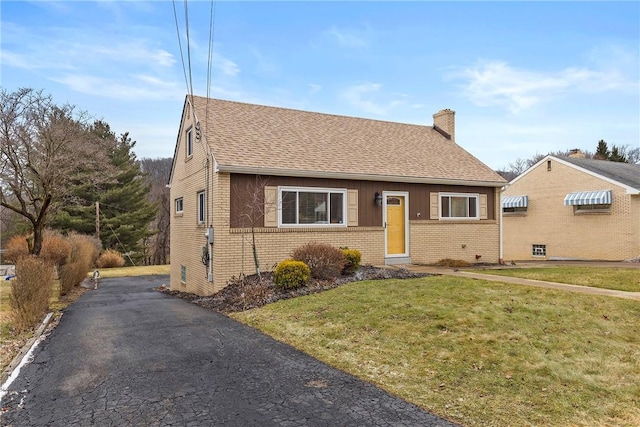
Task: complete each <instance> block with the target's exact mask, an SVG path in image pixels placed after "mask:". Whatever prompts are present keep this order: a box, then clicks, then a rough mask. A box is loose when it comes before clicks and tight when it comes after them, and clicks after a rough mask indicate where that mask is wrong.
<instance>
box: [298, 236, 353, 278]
mask: <svg viewBox="0 0 640 427" xmlns="http://www.w3.org/2000/svg"><path fill="white" fill-rule="evenodd" d="M292 258H293V259H295V260H297V261H302V262H304V263H305V264H307V265H308V266H309V269H311V277H314V278H316V279H333V278H336V277H338V276H340V275H341V274H342V268H343V267H344V264H345V259H344V256H343V255H342V252H341V251H340V249H338V248H334V247H333V246H331V245H329V244H326V243H317V242H309V243H307V244H306V245H303V246H301V247H299V248H297V249H296V250H295V251H293V254H292Z"/></svg>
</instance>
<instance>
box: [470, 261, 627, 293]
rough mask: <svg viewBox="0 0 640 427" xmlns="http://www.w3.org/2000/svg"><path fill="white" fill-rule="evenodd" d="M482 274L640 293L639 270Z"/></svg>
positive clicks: (562, 268) (532, 270)
mask: <svg viewBox="0 0 640 427" xmlns="http://www.w3.org/2000/svg"><path fill="white" fill-rule="evenodd" d="M481 272H482V273H486V274H494V275H497V276H508V277H522V278H525V279H535V280H544V281H547V282H558V283H568V284H571V285H582V286H591V287H594V288H605V289H615V290H618V291H627V292H640V269H639V268H617V267H616V268H607V267H580V266H577V267H576V266H560V267H539V268H507V269H485V270H481Z"/></svg>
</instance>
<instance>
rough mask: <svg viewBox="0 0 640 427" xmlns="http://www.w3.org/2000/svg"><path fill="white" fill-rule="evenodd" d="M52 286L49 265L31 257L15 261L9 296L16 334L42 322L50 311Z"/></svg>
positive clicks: (51, 267) (51, 269)
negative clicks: (14, 275)
mask: <svg viewBox="0 0 640 427" xmlns="http://www.w3.org/2000/svg"><path fill="white" fill-rule="evenodd" d="M52 287H53V266H52V265H51V264H50V263H48V262H46V261H44V260H42V259H39V258H35V257H30V256H28V257H22V258H20V259H19V260H18V262H17V263H16V278H15V280H12V281H11V294H10V296H9V306H10V307H11V322H12V324H13V328H14V329H15V331H16V332H18V333H19V332H22V331H25V330H27V329H29V328H32V327H34V326H36V325H37V324H38V323H39V322H40V321H41V320H42V318H43V317H44V315H45V314H46V313H47V310H48V309H49V299H50V297H51V288H52Z"/></svg>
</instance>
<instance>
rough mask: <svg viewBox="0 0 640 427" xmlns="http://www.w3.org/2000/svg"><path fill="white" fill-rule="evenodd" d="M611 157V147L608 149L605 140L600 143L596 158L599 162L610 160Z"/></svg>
mask: <svg viewBox="0 0 640 427" xmlns="http://www.w3.org/2000/svg"><path fill="white" fill-rule="evenodd" d="M610 155H611V153H610V152H609V147H607V143H606V142H605V141H604V139H601V140H600V141H598V147H597V148H596V154H595V158H596V159H598V160H608V159H609V156H610Z"/></svg>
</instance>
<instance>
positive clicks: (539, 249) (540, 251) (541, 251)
mask: <svg viewBox="0 0 640 427" xmlns="http://www.w3.org/2000/svg"><path fill="white" fill-rule="evenodd" d="M531 249H532V255H533V256H536V257H542V256H547V245H533V246H532V248H531Z"/></svg>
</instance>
